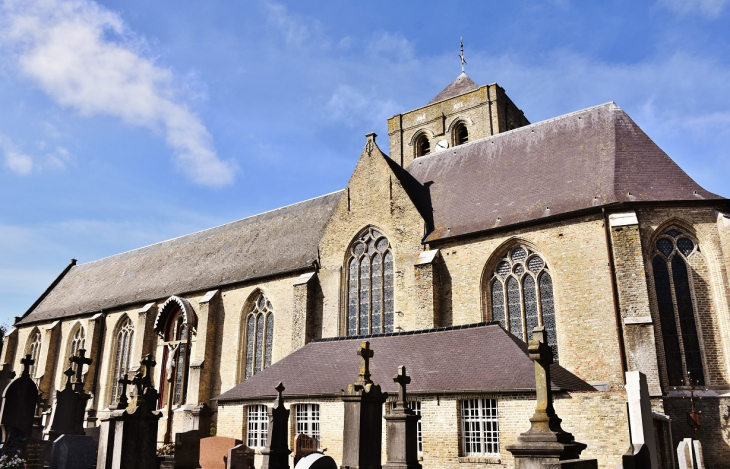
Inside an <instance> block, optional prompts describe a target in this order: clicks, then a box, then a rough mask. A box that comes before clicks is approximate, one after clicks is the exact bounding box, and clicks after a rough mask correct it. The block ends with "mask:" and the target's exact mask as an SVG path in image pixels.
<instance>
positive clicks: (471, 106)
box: [388, 72, 530, 168]
mask: <svg viewBox="0 0 730 469" xmlns="http://www.w3.org/2000/svg"><path fill="white" fill-rule="evenodd" d="M529 123H530V122H529V121H528V120H527V118H525V114H524V113H523V112H522V111H521V110H520V109H519V108H517V106H515V105H514V103H513V102H512V100H511V99H509V97H508V96H507V94H506V93H505V92H504V89H503V88H501V87H500V86H499V85H497V84H496V83H494V84H491V85H484V86H479V85H477V84H476V83H474V81H473V80H472V79H471V78H469V77H468V76H467V75H466V73H463V72H462V73H461V75H459V76H458V77H457V78H456V80H454V81H453V82H451V84H449V86H447V87H446V88H444V89H443V91H441V92H440V93H439V94H437V95H436V97H435V98H433V99H432V100H431V101H430V102H429V103H428V104H426V105H425V106H423V107H420V108H418V109H414V110H413V111H409V112H406V113H403V114H397V115H395V116H393V117H391V118H390V119H388V136H389V137H390V158H391V159H393V160H394V161H395V162H396V163H398V164H400V165H401V166H403V167H404V168H405V167H407V166H408V165H409V164H410V163H411V162H412V161H413V160H414V159H416V158H419V157H422V156H427V155H430V154H433V153H438V152H441V151H444V150H446V149H448V148H453V147H455V146H459V145H463V144H465V143H468V142H473V141H474V140H479V139H481V138H484V137H489V136H490V135H494V134H498V133H500V132H506V131H508V130H512V129H516V128H518V127H522V126H524V125H528V124H529Z"/></svg>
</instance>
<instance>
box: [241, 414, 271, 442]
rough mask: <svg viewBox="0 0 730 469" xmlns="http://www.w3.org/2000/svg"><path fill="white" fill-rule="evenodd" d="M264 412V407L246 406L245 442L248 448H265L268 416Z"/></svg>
mask: <svg viewBox="0 0 730 469" xmlns="http://www.w3.org/2000/svg"><path fill="white" fill-rule="evenodd" d="M266 411H267V408H266V406H265V405H251V406H248V415H247V420H248V425H247V430H248V431H247V432H246V440H247V441H246V442H247V446H249V447H250V448H263V447H264V446H266V438H267V436H268V428H269V416H268V414H267V412H266Z"/></svg>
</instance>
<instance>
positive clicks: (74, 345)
mask: <svg viewBox="0 0 730 469" xmlns="http://www.w3.org/2000/svg"><path fill="white" fill-rule="evenodd" d="M81 349H84V350H85V349H86V330H85V329H84V327H83V326H82V325H81V324H78V325H77V326H76V328H75V329H74V330H73V332H72V333H71V335H70V337H69V342H68V355H69V357H73V356H75V355H77V354H78V352H79V350H81ZM76 366H77V365H76V363H72V364H71V368H73V370H74V372H76Z"/></svg>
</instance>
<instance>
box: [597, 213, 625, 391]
mask: <svg viewBox="0 0 730 469" xmlns="http://www.w3.org/2000/svg"><path fill="white" fill-rule="evenodd" d="M601 212H603V228H604V232H605V235H606V251H607V252H608V269H609V270H610V271H611V291H612V293H613V312H614V316H615V318H616V334H617V335H618V348H619V353H620V354H621V380H622V381H623V383H624V384H626V370H627V369H628V366H627V365H626V347H625V345H624V331H623V327H622V326H621V312H620V311H619V306H618V305H619V299H618V288H617V287H616V269H615V268H614V265H613V261H614V257H613V244H612V243H611V229H610V228H609V226H610V225H609V223H608V214H607V213H606V209H605V207H604V208H601Z"/></svg>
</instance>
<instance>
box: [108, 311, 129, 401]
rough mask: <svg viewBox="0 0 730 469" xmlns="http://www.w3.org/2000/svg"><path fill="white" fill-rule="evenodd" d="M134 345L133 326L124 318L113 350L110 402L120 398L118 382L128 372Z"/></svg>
mask: <svg viewBox="0 0 730 469" xmlns="http://www.w3.org/2000/svg"><path fill="white" fill-rule="evenodd" d="M133 345H134V324H133V323H132V320H131V319H129V318H128V317H125V318H124V319H123V320H122V322H121V324H120V326H119V330H118V331H117V335H116V343H115V349H114V374H113V375H112V395H111V400H110V402H111V403H113V402H118V401H119V398H120V397H121V392H122V386H120V384H119V380H120V379H121V378H122V377H123V376H124V375H125V373H127V372H128V371H129V364H130V361H131V357H132V347H133Z"/></svg>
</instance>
